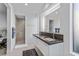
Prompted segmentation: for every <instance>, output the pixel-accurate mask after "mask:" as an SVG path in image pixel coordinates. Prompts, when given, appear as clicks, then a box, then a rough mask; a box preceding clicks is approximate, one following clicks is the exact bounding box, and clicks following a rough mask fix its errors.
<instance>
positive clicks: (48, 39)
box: [43, 38, 56, 41]
mask: <svg viewBox="0 0 79 59" xmlns="http://www.w3.org/2000/svg"><path fill="white" fill-rule="evenodd" d="M43 40H45V41H56V40H55V39H52V38H44V39H43Z"/></svg>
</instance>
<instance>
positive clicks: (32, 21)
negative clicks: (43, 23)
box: [26, 16, 39, 45]
mask: <svg viewBox="0 0 79 59" xmlns="http://www.w3.org/2000/svg"><path fill="white" fill-rule="evenodd" d="M26 21H27V26H26V28H27V29H26V34H27V39H26V40H27V45H33V41H34V36H33V34H37V33H39V17H38V16H27V20H26Z"/></svg>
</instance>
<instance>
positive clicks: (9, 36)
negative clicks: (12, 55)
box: [3, 3, 11, 55]
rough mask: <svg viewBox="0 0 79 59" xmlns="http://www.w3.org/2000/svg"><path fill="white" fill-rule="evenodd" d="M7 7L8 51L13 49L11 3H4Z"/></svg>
mask: <svg viewBox="0 0 79 59" xmlns="http://www.w3.org/2000/svg"><path fill="white" fill-rule="evenodd" d="M3 4H4V5H5V6H6V7H7V53H6V55H8V53H9V52H10V51H11V5H10V4H9V3H3Z"/></svg>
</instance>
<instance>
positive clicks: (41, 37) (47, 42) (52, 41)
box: [33, 34, 63, 45]
mask: <svg viewBox="0 0 79 59" xmlns="http://www.w3.org/2000/svg"><path fill="white" fill-rule="evenodd" d="M33 36H35V37H37V38H39V39H40V40H42V41H43V42H45V43H46V44H48V45H52V44H58V43H62V42H63V41H62V40H58V39H54V40H53V38H51V39H52V40H51V41H47V40H45V39H44V38H43V37H45V38H49V37H46V36H41V35H39V34H33Z"/></svg>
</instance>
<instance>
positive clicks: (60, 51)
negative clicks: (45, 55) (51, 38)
mask: <svg viewBox="0 0 79 59" xmlns="http://www.w3.org/2000/svg"><path fill="white" fill-rule="evenodd" d="M49 55H50V56H62V55H64V46H63V43H58V44H54V45H50V47H49Z"/></svg>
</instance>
